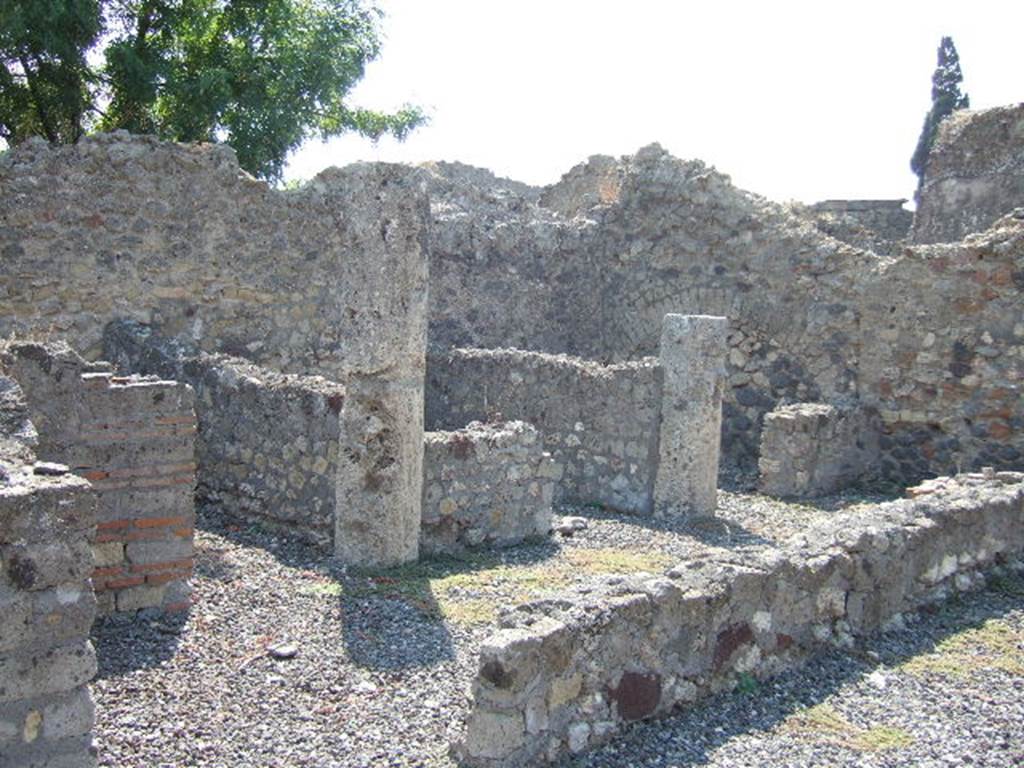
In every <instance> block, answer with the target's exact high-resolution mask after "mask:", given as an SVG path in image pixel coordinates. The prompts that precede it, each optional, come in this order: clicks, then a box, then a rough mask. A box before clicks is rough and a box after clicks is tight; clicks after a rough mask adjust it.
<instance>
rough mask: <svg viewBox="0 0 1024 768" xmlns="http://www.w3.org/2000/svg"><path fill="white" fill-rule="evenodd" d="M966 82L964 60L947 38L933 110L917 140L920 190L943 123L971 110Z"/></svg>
mask: <svg viewBox="0 0 1024 768" xmlns="http://www.w3.org/2000/svg"><path fill="white" fill-rule="evenodd" d="M963 79H964V76H963V73H962V72H961V71H960V56H959V55H958V54H957V52H956V46H955V45H953V38H951V37H944V38H942V42H940V43H939V63H938V66H937V67H936V68H935V72H934V73H933V74H932V106H931V109H929V110H928V114H927V115H925V118H924V127H923V128H922V129H921V137H920V138H919V139H918V140H917V148H916V149H915V150H914V156H913V157H912V158H911V159H910V168H911V170H913V171H914V173H916V174H917V186H918V189H920V187H921V184H922V182H923V181H924V167H925V164H926V163H927V162H928V154H929V153H930V152H931V150H932V145H933V144H934V143H935V135H936V133H937V132H938V130H939V123H941V122H942V121H943V119H945V118H946V117H948V116H949V115H951V114H952V113H953V112H955V111H956V110H958V109H967V108H969V107H970V106H971V100H970V97H968V95H967V94H966V93H961V92H960V83H961V82H963Z"/></svg>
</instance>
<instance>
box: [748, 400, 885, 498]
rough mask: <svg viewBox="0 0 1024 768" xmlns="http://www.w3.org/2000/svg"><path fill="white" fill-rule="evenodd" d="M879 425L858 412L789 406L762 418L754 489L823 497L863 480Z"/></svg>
mask: <svg viewBox="0 0 1024 768" xmlns="http://www.w3.org/2000/svg"><path fill="white" fill-rule="evenodd" d="M880 427H881V425H880V424H879V423H878V417H877V415H876V414H873V413H869V412H867V411H865V410H864V409H862V408H856V407H849V406H836V405H825V404H823V403H795V404H793V405H784V406H782V407H781V408H776V409H775V410H774V411H772V412H771V413H769V414H767V415H766V416H765V417H764V428H763V429H762V430H761V458H760V460H759V462H758V469H759V470H760V473H759V474H760V483H759V487H760V490H761V491H762V492H763V493H766V494H768V495H770V496H778V497H782V498H799V497H812V498H813V497H815V496H824V495H826V494H830V493H835V492H837V491H841V490H843V489H844V488H848V487H850V486H852V485H855V484H856V483H858V482H859V481H860V480H861V479H863V478H864V477H865V476H869V475H870V473H871V471H872V469H873V466H874V462H875V460H876V458H877V457H878V438H879V435H880V434H881V428H880Z"/></svg>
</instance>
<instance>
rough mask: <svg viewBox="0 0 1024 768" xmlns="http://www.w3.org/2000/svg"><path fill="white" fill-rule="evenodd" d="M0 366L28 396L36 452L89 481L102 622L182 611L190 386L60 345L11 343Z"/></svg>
mask: <svg viewBox="0 0 1024 768" xmlns="http://www.w3.org/2000/svg"><path fill="white" fill-rule="evenodd" d="M0 365H2V366H3V368H4V369H6V370H7V372H8V374H9V375H11V376H12V377H13V378H15V379H16V380H17V381H18V382H19V384H20V385H21V387H22V389H23V390H24V391H25V393H26V399H27V402H28V406H29V412H30V415H31V416H32V418H33V421H34V422H35V423H36V424H38V425H39V427H38V429H39V430H41V431H40V439H39V444H38V447H37V452H38V455H39V456H40V457H42V458H43V459H46V460H49V461H57V462H60V463H62V464H66V465H67V466H68V467H70V469H71V471H73V472H74V473H76V474H78V475H80V476H82V477H84V478H86V479H87V480H89V481H90V482H91V483H92V487H93V492H94V495H95V497H96V501H97V519H96V523H97V531H96V535H95V538H94V539H93V540H92V542H91V543H92V552H93V560H94V564H95V569H94V570H93V573H92V579H93V588H94V589H95V591H96V595H97V600H98V610H99V612H100V613H101V614H108V613H113V612H129V613H130V612H134V611H137V610H141V609H159V610H161V611H165V612H167V611H178V610H185V609H187V608H188V606H189V595H190V591H191V590H190V587H189V578H190V577H191V575H192V551H193V538H194V524H195V511H194V507H195V505H194V498H193V497H194V491H195V478H196V464H195V455H194V442H195V433H196V417H195V410H194V400H193V393H192V390H191V388H189V387H188V386H186V385H184V384H180V383H178V382H175V381H162V380H158V379H147V378H143V377H138V376H130V377H121V376H116V375H114V374H113V373H112V372H111V371H110V370H109V369H108V370H106V371H103V370H100V369H101V368H102V365H98V364H95V363H92V364H90V363H86V362H85V361H83V360H82V359H81V358H80V357H79V356H78V355H77V354H75V353H74V352H73V351H72V350H71V349H70V348H69V347H68V346H67V345H66V344H62V343H54V342H50V343H46V344H42V343H35V342H11V343H8V344H6V345H4V346H3V347H2V348H0Z"/></svg>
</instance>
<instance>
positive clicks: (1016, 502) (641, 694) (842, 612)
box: [456, 473, 1024, 768]
mask: <svg viewBox="0 0 1024 768" xmlns="http://www.w3.org/2000/svg"><path fill="white" fill-rule="evenodd" d="M927 490H928V491H929V493H928V494H926V495H923V496H921V497H920V498H918V499H915V500H907V501H897V502H892V503H887V504H881V505H878V506H875V507H870V508H865V509H861V510H859V511H854V512H851V513H849V514H846V515H842V516H840V517H838V518H836V519H834V520H831V521H830V522H828V523H826V524H823V525H820V526H818V527H815V528H812V529H810V530H808V531H807V533H806V534H804V535H803V536H801V537H799V538H798V539H796V540H795V541H794V542H792V543H791V544H789V545H787V546H786V547H785V548H783V549H782V550H781V551H775V552H771V553H769V554H765V555H760V556H758V557H757V558H756V559H755V560H753V561H750V560H749V558H748V560H747V561H744V562H727V561H721V560H717V559H714V558H709V559H706V560H699V561H696V562H687V563H682V564H680V565H679V566H678V567H676V568H674V569H672V570H670V571H669V572H668V573H667V574H666V575H665V576H651V575H634V576H616V577H610V578H608V579H607V580H606V581H605V582H604V584H603V585H602V586H599V587H594V586H588V587H587V588H585V589H581V590H579V591H577V592H574V593H567V594H563V595H559V596H558V597H557V598H555V599H547V600H544V601H540V602H535V603H528V604H525V605H522V606H519V607H517V608H516V609H514V610H512V611H509V612H506V613H505V615H504V616H503V618H502V620H501V623H502V627H503V628H502V629H500V630H498V631H497V632H496V633H495V634H494V635H492V636H491V638H489V639H488V640H487V641H485V642H484V644H483V646H482V649H481V653H480V660H479V668H478V670H479V671H478V673H477V677H476V679H475V680H474V683H473V704H472V708H471V710H470V714H469V717H468V722H467V730H466V733H465V736H464V737H463V738H462V739H461V740H460V741H459V742H458V743H457V745H456V751H457V753H458V755H459V757H460V758H461V759H462V760H463V761H464V762H465V763H466V764H467V765H471V766H480V767H487V768H498V767H501V768H506V767H511V766H525V765H536V764H538V763H542V762H551V761H555V760H557V759H559V758H560V757H562V756H564V755H566V754H567V753H575V752H581V751H584V750H586V749H590V748H592V747H593V746H595V745H597V744H600V743H601V742H603V741H607V740H608V739H609V738H611V737H612V736H614V735H615V734H616V733H618V732H619V731H620V730H622V728H623V727H624V726H625V725H626V724H628V723H629V722H631V721H634V720H638V719H642V718H647V717H651V716H656V715H659V714H663V713H665V712H667V711H668V710H670V709H671V708H672V707H674V706H676V705H679V704H685V703H692V702H694V701H696V700H698V699H700V698H703V697H705V696H707V695H709V694H710V693H713V692H715V691H719V690H722V689H728V688H731V687H733V686H734V685H736V683H737V680H738V679H739V676H741V675H752V676H755V677H766V676H769V675H772V674H775V673H777V672H779V671H781V670H783V669H786V668H787V667H790V666H792V665H793V664H795V663H797V662H799V661H800V660H801V659H803V658H805V657H806V656H807V654H809V653H810V652H812V651H813V650H814V649H815V648H819V647H821V646H822V645H823V644H828V643H837V644H840V645H850V644H851V643H852V642H853V637H854V636H857V635H864V634H867V633H871V632H874V631H876V630H877V629H879V628H880V627H882V626H884V625H885V624H886V623H887V622H889V621H890V620H893V619H895V618H898V617H899V615H900V613H901V612H904V611H908V610H913V609H915V608H916V607H918V606H920V605H922V604H924V603H928V602H932V601H935V600H941V599H943V598H945V597H947V596H949V595H950V594H952V593H953V592H955V591H963V590H967V589H971V588H974V587H976V586H978V585H979V584H980V583H983V581H984V579H983V577H982V576H981V574H980V572H981V570H982V569H985V568H988V567H991V566H993V565H994V564H996V563H999V562H1002V561H1005V560H1006V559H1007V558H1016V557H1019V556H1020V554H1021V553H1022V551H1024V524H1022V523H1024V474H1021V473H1004V474H1001V475H993V476H992V477H991V478H983V477H981V476H969V477H962V478H959V479H955V480H953V479H947V480H946V481H945V483H944V484H942V485H938V486H936V485H932V486H930V487H929V488H928V489H927Z"/></svg>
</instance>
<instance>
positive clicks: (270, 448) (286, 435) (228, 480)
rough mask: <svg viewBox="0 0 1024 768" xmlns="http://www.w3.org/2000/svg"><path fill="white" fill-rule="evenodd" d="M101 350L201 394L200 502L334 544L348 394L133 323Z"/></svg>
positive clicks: (115, 327) (108, 336)
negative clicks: (203, 350) (205, 350)
mask: <svg viewBox="0 0 1024 768" xmlns="http://www.w3.org/2000/svg"><path fill="white" fill-rule="evenodd" d="M104 347H105V354H106V355H107V356H108V357H109V358H110V359H111V360H112V361H114V362H115V363H116V364H117V365H118V366H119V367H121V368H123V369H126V370H133V371H141V372H144V373H152V374H156V375H159V376H168V377H173V378H176V379H179V380H181V381H186V382H188V383H189V384H190V385H192V387H194V388H195V393H196V394H195V400H196V414H197V417H198V422H199V433H198V439H197V441H196V457H197V461H198V468H199V469H198V478H197V479H198V488H197V493H198V497H199V498H200V499H201V500H203V501H206V502H209V503H214V504H216V505H217V506H218V507H219V508H220V509H223V510H224V511H225V512H227V513H229V514H232V515H236V516H238V517H242V518H246V519H250V520H256V521H259V522H261V523H266V524H269V525H272V526H273V525H285V526H287V530H288V532H289V533H290V534H292V535H296V536H299V537H301V538H304V539H307V540H310V541H313V542H315V543H318V544H320V545H322V546H324V547H325V548H327V547H329V546H330V543H331V541H332V539H333V536H334V515H335V507H336V489H335V483H336V475H337V470H338V448H339V443H340V419H339V413H340V411H341V408H342V405H343V403H344V401H345V388H344V387H342V386H341V385H340V384H336V383H333V382H330V381H327V380H326V379H324V378H322V377H320V376H295V375H285V374H280V373H276V372H273V371H269V370H267V369H265V368H260V367H258V366H255V365H252V364H250V363H247V362H246V361H244V360H239V359H237V358H232V357H228V356H226V355H211V354H206V353H201V352H197V351H195V350H192V349H189V348H187V347H186V346H184V345H182V344H179V343H178V342H174V341H170V340H167V339H162V338H160V337H159V336H157V335H156V334H153V333H151V332H150V331H149V329H148V328H146V327H145V326H141V325H138V324H135V323H129V322H116V323H111V324H110V326H108V328H107V331H106V333H105V334H104Z"/></svg>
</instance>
